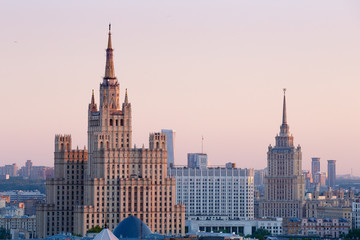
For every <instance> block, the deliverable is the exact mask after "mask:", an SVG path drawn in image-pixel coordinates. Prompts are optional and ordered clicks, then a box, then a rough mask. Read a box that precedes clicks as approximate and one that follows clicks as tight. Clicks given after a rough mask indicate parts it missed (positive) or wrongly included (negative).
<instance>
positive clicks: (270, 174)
mask: <svg viewBox="0 0 360 240" xmlns="http://www.w3.org/2000/svg"><path fill="white" fill-rule="evenodd" d="M275 141H276V145H275V146H274V147H273V146H271V145H270V146H269V149H268V153H267V172H266V176H265V178H264V183H265V196H264V200H263V201H262V202H261V203H260V209H259V210H260V211H259V214H260V216H261V217H283V218H289V217H297V218H299V217H300V218H301V217H302V210H303V203H304V194H305V180H304V176H303V174H302V153H301V147H300V145H299V146H297V147H295V146H294V137H293V136H292V135H291V134H290V131H289V125H288V123H287V116H286V97H285V89H284V103H283V119H282V125H281V126H280V134H279V135H277V136H276V137H275Z"/></svg>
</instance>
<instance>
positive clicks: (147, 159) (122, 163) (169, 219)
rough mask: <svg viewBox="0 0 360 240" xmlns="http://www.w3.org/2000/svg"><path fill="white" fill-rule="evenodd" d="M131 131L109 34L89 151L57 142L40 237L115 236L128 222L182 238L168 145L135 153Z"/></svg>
mask: <svg viewBox="0 0 360 240" xmlns="http://www.w3.org/2000/svg"><path fill="white" fill-rule="evenodd" d="M131 126H132V125H131V104H130V102H129V100H128V95H127V91H126V92H125V97H124V102H123V104H122V105H120V86H119V82H118V81H117V78H116V77H115V71H114V62H113V49H112V43H111V32H110V28H109V37H108V46H107V49H106V67H105V77H104V78H103V82H102V83H101V84H100V104H99V106H97V104H96V103H95V96H94V92H93V93H92V97H91V103H90V104H89V110H88V150H86V149H83V150H79V149H75V150H74V149H72V148H71V136H70V135H56V136H55V153H54V155H55V156H54V161H55V177H54V178H53V179H47V182H46V191H47V192H46V193H47V200H46V204H44V205H40V206H39V207H38V209H37V234H38V237H40V238H44V237H46V236H49V235H54V234H57V233H61V232H70V233H76V234H81V235H85V234H86V232H87V231H88V230H89V229H90V228H92V227H94V226H96V225H99V226H101V227H104V226H105V225H106V226H107V227H108V228H109V229H110V230H113V229H114V228H115V227H116V226H117V225H118V223H119V222H121V220H123V219H124V218H126V217H128V216H136V217H138V218H140V219H141V220H143V221H144V222H145V223H146V224H147V225H148V226H149V227H150V228H151V230H152V231H153V232H158V233H161V234H175V235H178V234H180V235H182V234H184V229H185V220H184V219H185V218H184V217H185V206H184V205H176V198H175V179H174V178H171V177H168V176H167V152H166V139H164V138H160V136H158V138H157V136H153V137H152V138H151V143H150V144H149V145H150V148H149V149H145V148H144V147H142V148H133V147H132V127H131ZM154 137H155V139H153V138H154Z"/></svg>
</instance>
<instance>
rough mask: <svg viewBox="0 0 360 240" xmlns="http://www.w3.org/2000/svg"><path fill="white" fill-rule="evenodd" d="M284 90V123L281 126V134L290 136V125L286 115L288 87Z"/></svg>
mask: <svg viewBox="0 0 360 240" xmlns="http://www.w3.org/2000/svg"><path fill="white" fill-rule="evenodd" d="M283 91H284V103H283V117H282V124H281V126H280V136H289V135H290V132H289V125H288V124H287V116H286V95H285V93H286V88H284V89H283Z"/></svg>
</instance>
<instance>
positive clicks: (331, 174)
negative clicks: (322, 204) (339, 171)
mask: <svg viewBox="0 0 360 240" xmlns="http://www.w3.org/2000/svg"><path fill="white" fill-rule="evenodd" d="M335 185H336V160H328V187H332V188H333V187H335Z"/></svg>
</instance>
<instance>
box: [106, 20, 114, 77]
mask: <svg viewBox="0 0 360 240" xmlns="http://www.w3.org/2000/svg"><path fill="white" fill-rule="evenodd" d="M111 79H112V80H115V71H114V60H113V49H112V44H111V24H109V38H108V46H107V49H106V66H105V77H104V82H105V81H107V80H111Z"/></svg>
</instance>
